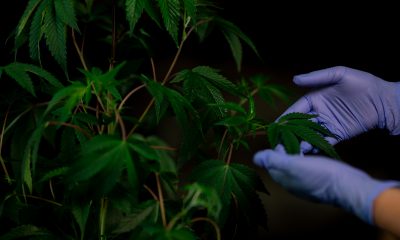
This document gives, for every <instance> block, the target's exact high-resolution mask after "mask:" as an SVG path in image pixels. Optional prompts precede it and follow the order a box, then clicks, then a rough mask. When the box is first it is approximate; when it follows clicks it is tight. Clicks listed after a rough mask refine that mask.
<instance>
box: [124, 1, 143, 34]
mask: <svg viewBox="0 0 400 240" xmlns="http://www.w3.org/2000/svg"><path fill="white" fill-rule="evenodd" d="M146 1H148V0H126V1H125V9H126V18H127V19H128V22H129V27H130V29H131V31H133V29H134V28H135V26H136V23H137V22H138V20H139V18H140V17H141V16H142V13H143V9H144V7H145V5H144V4H145V2H146Z"/></svg>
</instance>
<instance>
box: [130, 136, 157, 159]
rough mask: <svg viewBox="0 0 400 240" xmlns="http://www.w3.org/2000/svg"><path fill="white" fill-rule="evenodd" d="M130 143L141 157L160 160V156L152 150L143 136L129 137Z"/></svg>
mask: <svg viewBox="0 0 400 240" xmlns="http://www.w3.org/2000/svg"><path fill="white" fill-rule="evenodd" d="M128 142H129V147H130V148H131V149H132V150H134V151H135V152H137V153H138V154H139V155H140V156H141V157H143V158H145V159H150V160H157V161H159V160H160V159H159V158H158V156H159V155H158V154H157V152H156V151H155V150H154V149H153V148H151V147H150V145H149V144H147V142H146V141H145V139H144V138H143V137H142V136H140V135H137V134H134V135H132V136H131V137H129V139H128Z"/></svg>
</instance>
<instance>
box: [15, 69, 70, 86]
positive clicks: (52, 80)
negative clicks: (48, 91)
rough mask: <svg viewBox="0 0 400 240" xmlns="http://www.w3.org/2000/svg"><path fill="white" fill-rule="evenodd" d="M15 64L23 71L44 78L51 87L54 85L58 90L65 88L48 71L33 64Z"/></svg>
mask: <svg viewBox="0 0 400 240" xmlns="http://www.w3.org/2000/svg"><path fill="white" fill-rule="evenodd" d="M13 64H15V65H18V66H19V67H20V68H21V69H23V70H24V71H26V72H31V73H33V74H35V75H37V76H39V77H41V78H43V79H44V80H46V81H47V82H48V83H49V84H50V85H52V86H54V87H56V88H61V87H63V85H62V84H61V82H60V81H59V80H58V79H57V78H55V77H54V76H53V75H52V74H51V73H49V72H48V71H46V70H44V69H42V68H40V67H37V66H35V65H32V64H25V63H13Z"/></svg>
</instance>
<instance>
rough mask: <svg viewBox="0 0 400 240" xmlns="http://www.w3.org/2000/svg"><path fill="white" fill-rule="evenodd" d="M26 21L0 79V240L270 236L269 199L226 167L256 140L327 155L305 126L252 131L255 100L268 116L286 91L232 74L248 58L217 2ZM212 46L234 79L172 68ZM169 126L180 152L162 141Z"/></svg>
mask: <svg viewBox="0 0 400 240" xmlns="http://www.w3.org/2000/svg"><path fill="white" fill-rule="evenodd" d="M24 9H25V10H24V12H23V13H22V15H21V17H20V20H19V22H18V23H16V28H15V31H14V32H13V33H12V39H14V45H13V49H10V50H11V51H12V53H13V54H14V60H13V61H10V62H9V64H6V65H4V66H0V78H1V88H0V89H1V90H0V91H1V100H0V107H1V112H0V113H1V115H0V117H1V130H0V133H1V135H0V163H1V172H2V176H3V177H2V182H1V187H2V191H1V199H0V224H1V228H0V236H1V237H0V238H1V239H20V238H29V239H179V240H181V239H182V240H183V239H222V238H224V239H232V238H235V237H239V236H241V234H243V235H246V236H252V234H253V235H255V234H256V232H257V231H256V229H257V227H258V226H263V227H266V226H267V224H266V215H265V210H264V208H263V205H262V203H261V201H260V198H259V194H263V193H265V194H266V193H267V190H266V189H265V187H264V186H263V184H262V183H261V181H260V179H259V177H258V176H257V174H256V172H255V171H254V169H253V168H252V165H251V164H243V163H238V162H234V160H233V158H232V156H233V155H234V153H235V152H236V151H239V150H241V149H249V146H248V139H249V138H250V137H252V136H255V135H259V134H260V133H264V134H267V135H269V137H268V138H267V137H265V146H268V145H271V146H274V145H276V144H278V143H280V142H282V143H283V144H284V145H285V146H287V150H288V152H291V153H294V152H298V150H299V149H298V144H299V141H301V139H306V140H308V141H309V142H311V143H317V145H316V146H317V147H319V148H320V149H321V150H324V151H326V152H327V153H332V149H330V148H329V144H327V143H326V142H324V139H323V134H328V132H326V131H325V130H324V129H322V128H319V127H317V126H319V125H317V124H315V123H313V122H312V121H309V119H310V118H312V117H313V116H309V115H303V114H300V113H299V114H294V115H291V116H289V117H286V118H282V119H281V120H280V121H278V122H274V123H268V122H266V121H265V120H263V119H260V118H258V117H257V114H256V107H255V100H254V99H255V96H256V95H257V96H260V97H261V99H264V100H265V101H266V102H270V103H271V100H273V99H275V98H276V97H280V99H283V98H282V97H283V96H285V94H284V91H283V90H282V89H283V88H282V86H280V85H276V84H272V83H271V82H269V81H268V79H267V78H266V77H264V76H262V75H257V76H250V77H245V76H242V74H240V71H241V65H242V55H243V49H248V50H249V51H252V52H253V53H254V54H255V55H258V53H257V50H256V47H255V46H254V44H253V42H252V41H251V40H250V39H249V38H248V37H247V36H246V35H245V34H244V33H243V32H242V31H241V30H240V29H239V28H238V27H237V26H236V25H234V24H233V23H232V22H230V21H228V20H226V19H223V18H221V17H220V16H219V12H220V11H222V10H221V9H220V8H218V7H217V6H215V5H214V4H213V3H212V2H209V1H203V0H112V1H94V0H85V1H83V0H80V1H78V0H29V1H27V2H26V5H25V6H24ZM211 34H220V36H221V37H223V38H224V39H226V43H227V46H229V48H230V49H231V52H232V56H233V59H234V62H235V67H236V69H237V78H235V79H228V78H226V77H225V76H224V74H223V73H221V72H220V71H219V70H218V69H215V68H214V67H213V66H207V65H200V66H191V67H189V68H178V67H177V63H178V62H179V59H180V58H179V57H180V55H181V51H182V49H183V48H184V47H185V43H187V42H191V46H192V47H193V46H196V45H197V44H201V42H202V41H203V40H204V39H206V38H207V37H209V36H210V35H211ZM242 47H244V48H242ZM160 49H161V50H160ZM171 51H175V55H174V57H173V58H172V60H171V62H170V63H169V64H168V65H166V66H164V65H165V61H160V62H162V64H164V65H161V66H160V64H157V62H158V61H157V58H158V56H159V54H160V52H166V53H169V52H171ZM159 69H166V71H165V73H163V74H160V73H159V72H160V71H159ZM166 121H168V122H176V123H177V125H178V127H177V128H176V129H174V132H175V135H176V136H174V137H176V138H177V139H178V140H177V141H173V142H169V141H168V140H167V139H163V138H162V137H161V136H162V135H161V134H160V132H161V131H162V129H160V128H161V127H160V126H165V124H164V125H162V123H165V122H166ZM249 163H250V161H249Z"/></svg>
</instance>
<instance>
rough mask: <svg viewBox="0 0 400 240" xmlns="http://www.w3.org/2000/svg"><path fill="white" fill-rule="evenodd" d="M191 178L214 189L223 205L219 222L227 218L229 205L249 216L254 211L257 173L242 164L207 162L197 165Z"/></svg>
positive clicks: (257, 199) (257, 200) (256, 198)
mask: <svg viewBox="0 0 400 240" xmlns="http://www.w3.org/2000/svg"><path fill="white" fill-rule="evenodd" d="M192 178H193V179H194V180H196V181H198V182H199V183H202V184H205V185H206V186H211V187H214V188H215V189H216V190H217V193H218V194H219V196H220V197H221V201H222V202H223V203H224V204H223V206H222V213H221V215H222V216H221V222H224V221H225V220H226V218H227V214H228V212H229V209H230V207H231V206H232V205H231V204H237V207H238V208H239V209H240V210H241V211H242V212H243V213H246V212H248V213H249V214H250V213H251V212H253V211H258V212H260V211H261V212H264V210H263V209H261V210H260V209H256V208H255V207H254V206H255V205H257V204H255V202H259V200H260V199H259V198H258V196H257V193H256V189H257V186H258V184H259V181H260V180H259V178H258V175H257V173H256V172H255V171H254V170H253V169H251V168H249V167H247V166H245V165H242V164H238V163H231V164H226V163H225V162H224V161H220V160H207V161H204V162H202V163H201V164H199V165H198V166H197V167H196V168H195V169H194V170H193V172H192Z"/></svg>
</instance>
